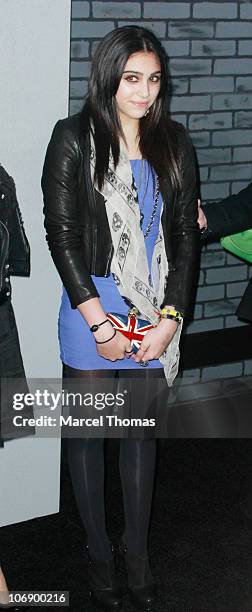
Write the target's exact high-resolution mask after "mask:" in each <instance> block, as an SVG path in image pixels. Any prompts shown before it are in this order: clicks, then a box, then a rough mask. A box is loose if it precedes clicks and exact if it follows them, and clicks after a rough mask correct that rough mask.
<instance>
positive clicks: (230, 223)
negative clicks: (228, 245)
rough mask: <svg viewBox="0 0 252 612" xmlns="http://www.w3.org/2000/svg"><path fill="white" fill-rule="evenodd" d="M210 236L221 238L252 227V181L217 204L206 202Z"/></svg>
mask: <svg viewBox="0 0 252 612" xmlns="http://www.w3.org/2000/svg"><path fill="white" fill-rule="evenodd" d="M202 210H203V212H204V215H205V217H206V219H207V230H208V235H209V237H211V236H212V237H213V238H221V237H223V236H229V235H232V234H237V233H238V232H243V231H245V230H247V229H251V228H252V183H249V185H248V186H247V187H245V189H242V191H240V192H239V193H237V194H236V195H232V196H229V197H228V198H225V200H221V202H218V203H217V204H213V203H212V204H205V205H204V206H202Z"/></svg>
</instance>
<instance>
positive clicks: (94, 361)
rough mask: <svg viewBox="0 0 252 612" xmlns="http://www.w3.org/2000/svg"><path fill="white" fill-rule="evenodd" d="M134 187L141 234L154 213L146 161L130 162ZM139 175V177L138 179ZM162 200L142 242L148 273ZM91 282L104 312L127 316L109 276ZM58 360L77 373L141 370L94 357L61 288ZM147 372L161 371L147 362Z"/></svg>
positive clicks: (83, 326)
mask: <svg viewBox="0 0 252 612" xmlns="http://www.w3.org/2000/svg"><path fill="white" fill-rule="evenodd" d="M130 163H131V169H132V172H133V176H134V180H135V184H136V186H138V185H140V188H139V189H138V202H139V206H140V210H141V211H143V213H144V218H143V224H142V231H143V232H144V233H145V232H146V230H147V227H148V224H149V221H150V217H151V213H152V210H153V202H154V192H155V175H154V171H153V169H152V168H151V167H150V165H149V163H148V161H147V160H144V164H143V166H142V160H140V159H136V160H131V162H130ZM141 174H142V176H141ZM161 204H162V198H161V194H160V195H159V199H158V207H157V211H156V215H155V217H154V222H153V225H152V228H151V230H150V232H149V234H148V236H147V237H146V238H145V246H146V253H147V259H148V264H149V270H151V260H152V255H153V250H154V245H155V241H156V238H157V235H158V230H159V222H160V213H161ZM92 280H93V282H94V284H95V286H96V288H97V291H98V293H99V295H100V301H101V303H102V306H103V308H104V311H105V312H118V313H120V314H126V315H127V313H128V310H129V307H128V306H127V304H126V303H125V302H124V300H123V298H122V296H121V294H120V292H119V291H118V288H117V286H116V284H115V281H114V279H113V276H112V274H110V276H108V277H102V276H94V275H92ZM58 331H59V343H60V357H61V360H62V361H63V363H65V364H66V365H69V366H71V367H72V368H77V369H79V370H119V369H120V370H121V369H122V370H123V369H127V370H129V369H139V368H140V369H143V368H142V367H141V366H140V365H139V364H138V363H136V362H135V361H134V360H133V359H127V358H125V359H118V360H117V361H109V360H108V359H104V358H103V357H100V355H98V354H97V351H96V343H95V340H94V337H93V334H92V332H90V330H89V326H88V324H87V323H86V321H85V319H84V318H83V317H82V315H81V314H80V312H79V310H78V309H72V308H71V304H70V300H69V298H68V295H67V292H66V289H65V288H63V294H62V300H61V307H60V312H59V321H58ZM146 367H148V368H162V367H163V366H162V364H161V363H160V361H159V360H158V359H153V360H151V361H150V362H149V365H148V366H146Z"/></svg>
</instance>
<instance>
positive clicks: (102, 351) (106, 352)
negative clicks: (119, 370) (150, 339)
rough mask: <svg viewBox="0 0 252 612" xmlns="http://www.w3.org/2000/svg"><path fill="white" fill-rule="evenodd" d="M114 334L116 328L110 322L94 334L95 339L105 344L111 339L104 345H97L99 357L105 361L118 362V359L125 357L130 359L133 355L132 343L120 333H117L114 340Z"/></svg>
mask: <svg viewBox="0 0 252 612" xmlns="http://www.w3.org/2000/svg"><path fill="white" fill-rule="evenodd" d="M114 333H115V330H114V328H113V327H112V325H111V324H110V323H109V322H108V323H105V324H104V325H102V327H100V328H99V330H97V332H95V333H94V334H93V336H94V339H95V340H98V342H104V341H105V340H108V338H111V340H108V342H104V344H96V350H97V353H98V355H100V357H103V358H104V359H109V361H116V360H117V359H124V358H125V357H127V358H130V357H131V354H132V351H131V344H130V341H129V340H128V338H125V336H124V335H123V334H120V333H119V332H116V334H115V336H114V338H112V336H113V335H114ZM126 351H128V352H126Z"/></svg>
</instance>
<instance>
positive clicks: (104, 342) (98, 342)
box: [95, 329, 116, 344]
mask: <svg viewBox="0 0 252 612" xmlns="http://www.w3.org/2000/svg"><path fill="white" fill-rule="evenodd" d="M115 335H116V329H115V330H114V333H113V336H111V338H108V340H102V342H101V341H98V340H95V342H96V344H106V342H109V341H110V340H113V338H114V337H115Z"/></svg>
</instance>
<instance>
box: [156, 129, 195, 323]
mask: <svg viewBox="0 0 252 612" xmlns="http://www.w3.org/2000/svg"><path fill="white" fill-rule="evenodd" d="M180 147H181V162H180V163H181V172H182V188H181V190H180V192H178V193H177V196H176V198H175V202H174V212H173V219H172V227H171V237H172V264H171V265H170V269H169V274H168V279H167V285H166V289H165V299H164V304H170V305H174V306H175V308H176V309H177V310H178V311H179V312H181V314H182V315H183V316H185V315H187V314H188V310H189V306H190V303H191V301H192V294H193V293H194V290H195V286H196V277H197V272H198V267H199V248H200V230H199V226H198V222H197V219H198V206H197V198H198V185H197V172H196V159H195V154H194V149H193V145H192V142H191V139H190V137H189V135H188V134H187V132H186V131H185V130H184V129H183V130H182V132H181V135H180Z"/></svg>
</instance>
